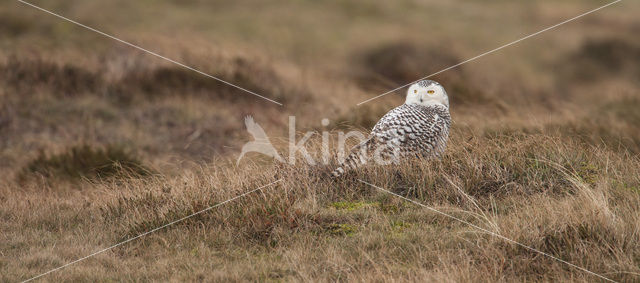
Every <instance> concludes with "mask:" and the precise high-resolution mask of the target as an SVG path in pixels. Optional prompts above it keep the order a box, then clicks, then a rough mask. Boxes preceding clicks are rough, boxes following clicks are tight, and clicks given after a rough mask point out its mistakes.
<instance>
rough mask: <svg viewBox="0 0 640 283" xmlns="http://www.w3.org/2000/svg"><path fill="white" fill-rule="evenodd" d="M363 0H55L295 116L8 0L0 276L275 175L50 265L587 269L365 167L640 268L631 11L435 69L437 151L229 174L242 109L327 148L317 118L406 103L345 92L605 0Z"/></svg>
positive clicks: (291, 277) (560, 276)
mask: <svg viewBox="0 0 640 283" xmlns="http://www.w3.org/2000/svg"><path fill="white" fill-rule="evenodd" d="M356 2H358V1H356ZM356 2H353V3H351V2H344V1H337V2H336V1H328V2H318V3H316V2H313V3H312V2H306V1H301V2H295V3H294V2H292V3H288V5H286V7H285V6H282V5H265V4H259V3H257V2H256V3H252V4H251V5H252V7H253V9H251V10H247V7H246V3H242V1H240V2H234V1H229V2H224V3H222V2H220V3H204V2H202V3H201V2H200V1H189V3H180V4H178V3H177V2H176V3H174V2H172V1H168V2H166V1H165V2H158V3H154V5H153V7H151V6H149V5H146V4H144V3H138V2H130V1H129V2H126V3H125V2H122V1H120V2H119V1H116V2H113V3H112V2H110V3H106V2H99V1H98V2H96V1H85V2H78V3H74V5H66V4H59V5H58V4H55V3H44V4H43V5H45V4H47V5H51V6H47V8H51V9H53V10H55V11H56V12H59V13H60V14H62V15H65V16H69V17H70V18H73V19H77V20H78V21H80V22H83V23H87V24H90V25H92V26H93V25H95V26H96V27H100V28H101V29H104V30H105V31H109V32H113V33H114V34H117V35H118V36H121V37H123V38H125V39H127V40H129V41H131V42H135V43H136V44H140V45H141V46H144V47H148V48H150V49H151V50H154V51H157V52H158V53H159V54H163V55H166V56H167V57H169V58H173V59H176V60H178V61H180V62H185V63H186V64H187V65H190V66H193V67H195V68H197V69H199V70H202V71H204V72H206V73H210V74H212V75H214V76H216V77H219V78H221V79H224V80H227V81H229V82H231V83H234V84H237V85H239V86H242V87H244V88H247V89H250V90H252V91H255V92H257V93H260V94H263V95H265V96H267V97H269V98H272V99H275V100H277V101H280V102H283V103H284V104H285V106H284V107H279V106H275V105H271V104H268V103H267V104H265V103H264V101H262V100H260V99H258V98H255V97H253V96H251V95H249V94H246V93H243V92H240V91H239V90H237V89H235V88H231V87H229V86H227V85H224V84H221V83H219V82H217V81H215V80H212V79H210V78H207V77H205V76H202V75H200V74H197V73H194V72H192V71H189V70H186V69H184V68H181V67H179V66H175V65H170V64H167V63H166V62H163V61H161V60H159V59H157V58H154V57H149V58H147V57H144V56H146V55H144V54H138V53H135V52H127V51H123V47H122V46H119V47H116V46H115V45H111V44H112V43H111V41H108V40H107V39H104V38H100V39H98V36H97V35H95V34H92V33H90V32H88V31H85V30H76V28H77V27H75V26H72V25H69V24H68V23H65V22H58V21H57V19H55V18H47V16H46V15H44V16H43V15H41V14H38V13H40V12H38V11H30V10H29V9H28V8H25V9H27V10H25V11H18V12H14V8H15V7H13V6H11V7H9V6H10V5H13V3H12V4H0V8H2V9H4V10H6V11H4V10H0V15H2V16H1V17H0V35H2V36H3V37H5V38H6V39H7V40H5V41H2V42H1V43H0V45H1V46H2V48H3V49H2V50H3V51H5V53H2V54H1V55H0V231H2V232H0V281H2V282H5V281H11V282H12V281H21V280H25V279H28V278H30V277H32V276H35V275H37V274H40V273H42V272H46V271H48V270H51V269H53V268H56V267H59V266H62V265H64V264H66V263H69V262H72V261H74V260H76V259H78V258H82V257H84V256H86V255H89V254H91V253H93V252H95V251H98V250H101V249H104V248H105V247H109V246H111V245H113V244H116V243H118V242H120V241H124V240H127V239H131V237H135V236H137V235H140V234H141V233H144V232H147V231H150V230H152V229H155V228H157V227H159V226H161V225H165V224H167V223H171V222H172V221H175V220H177V219H181V218H183V217H185V216H187V215H190V214H193V213H196V212H199V211H202V210H203V209H206V208H209V207H211V206H214V205H217V204H220V203H221V202H223V201H225V200H228V199H230V198H233V197H235V196H238V195H240V194H242V193H245V192H247V191H250V190H253V189H256V188H258V187H260V186H264V185H266V184H269V183H271V182H274V181H278V182H276V183H274V184H272V185H270V186H267V187H265V188H263V189H262V190H260V191H256V192H254V193H252V194H249V195H247V196H245V197H242V198H239V199H236V200H234V201H231V202H228V203H225V204H224V205H220V206H217V207H215V208H212V209H210V210H207V211H206V212H204V213H200V214H198V215H195V216H194V217H191V218H188V219H185V220H184V221H181V222H178V223H175V224H173V225H170V226H168V227H166V228H163V229H160V230H157V231H155V232H154V233H151V234H148V235H146V236H144V237H141V238H138V239H136V240H134V241H131V242H127V243H126V244H123V245H121V246H118V247H116V248H114V249H112V250H109V251H107V252H104V253H101V254H99V255H96V256H95V257H91V258H89V259H87V260H84V261H81V262H78V263H76V264H73V265H70V266H68V267H67V268H65V269H62V270H59V271H57V272H54V273H51V274H48V275H47V276H46V277H43V278H42V279H44V280H47V281H232V282H234V281H235V282H237V281H425V280H426V281H435V282H442V281H444V282H477V281H489V282H512V281H543V282H548V281H573V282H591V281H596V280H598V278H597V277H594V276H592V275H590V274H588V273H585V272H582V271H580V270H577V269H574V268H572V267H570V266H568V265H566V264H563V263H561V262H558V261H556V260H553V259H550V258H548V257H545V256H542V255H540V254H538V253H534V252H531V251H530V250H527V249H524V248H522V247H519V246H517V245H514V244H511V243H509V242H506V241H503V240H501V239H498V238H496V237H493V236H492V235H490V234H488V233H482V232H479V231H478V230H477V229H474V228H472V227H469V226H468V225H465V224H463V223H460V222H458V221H456V220H454V219H451V218H448V217H445V216H443V215H439V214H437V213H434V212H433V211H431V210H429V209H426V208H422V207H420V206H417V205H415V204H412V203H410V202H407V201H405V200H402V199H399V198H397V197H394V196H392V195H390V194H388V193H385V192H382V191H380V190H377V189H376V188H374V187H371V186H369V185H366V184H364V183H362V182H361V181H360V180H363V181H366V182H370V183H372V184H375V185H376V186H380V187H382V188H385V189H388V190H390V191H392V192H394V193H398V194H401V195H403V196H406V197H409V198H411V199H414V200H416V201H418V202H420V203H422V204H424V205H427V206H429V207H432V208H435V209H437V210H439V211H442V212H445V213H447V214H450V215H452V216H455V217H457V218H460V219H462V220H465V221H468V222H469V223H473V224H474V225H477V226H479V227H482V228H484V229H487V230H488V231H491V232H494V233H498V234H500V235H503V236H505V237H507V238H510V239H513V240H515V241H518V242H520V243H523V244H525V245H527V246H530V247H533V248H535V249H538V250H540V251H543V252H545V253H548V254H551V255H553V256H556V257H558V258H560V259H562V260H566V261H567V262H571V263H573V264H576V265H578V266H581V267H584V268H586V269H588V270H590V271H593V272H595V273H598V274H602V275H603V276H606V277H608V278H611V279H613V280H616V281H620V282H634V281H637V280H638V278H640V277H639V275H638V274H640V233H639V231H640V226H639V225H640V224H639V223H640V216H639V215H640V171H639V168H640V159H639V157H638V153H640V116H639V115H640V114H639V113H640V112H639V111H638V110H637V109H639V108H640V98H638V84H637V79H636V77H637V74H639V73H640V70H638V68H637V67H638V66H637V64H636V62H637V61H638V60H637V58H638V44H637V40H635V38H634V36H635V34H636V33H637V25H636V24H635V22H634V20H635V18H637V9H638V5H637V4H636V3H631V2H628V3H627V2H625V4H624V5H627V6H625V8H624V9H622V8H617V9H619V10H615V9H616V8H615V7H616V6H612V7H610V8H607V10H606V11H607V13H600V12H599V13H594V14H592V15H589V17H592V18H593V21H587V20H586V18H585V21H584V22H578V21H576V22H575V23H572V26H571V27H570V26H566V27H563V28H561V29H557V30H553V31H549V32H548V33H546V34H545V36H539V37H536V39H532V40H528V41H526V42H522V43H519V44H518V45H514V46H512V47H509V48H505V49H504V50H501V51H500V53H495V54H493V55H491V56H487V57H483V58H482V59H479V60H476V61H474V62H473V63H470V64H465V65H464V66H461V67H460V68H455V69H452V70H450V71H447V72H443V73H442V74H439V75H437V76H434V77H433V78H432V79H434V80H436V81H438V82H440V83H442V84H443V85H444V86H445V88H446V89H447V91H448V92H449V93H450V94H451V109H452V117H453V120H454V124H453V127H452V133H451V140H450V143H449V147H448V149H447V151H446V153H445V155H444V156H443V158H442V159H441V160H437V161H429V162H425V161H420V160H411V161H407V162H405V163H403V164H400V165H396V166H369V167H364V168H362V169H360V170H358V171H354V172H350V173H349V174H347V175H345V176H344V178H340V179H330V178H327V175H328V172H329V170H330V169H332V168H333V166H334V165H335V164H334V163H335V160H331V161H330V162H331V164H329V165H324V164H319V165H316V166H309V165H306V163H305V161H304V160H303V158H302V156H300V155H297V159H296V164H295V165H290V164H282V163H277V162H272V160H270V159H268V158H261V157H259V156H260V155H259V154H255V153H252V154H248V155H247V156H245V158H244V159H243V160H242V162H240V163H239V165H238V166H236V160H235V159H236V158H237V153H238V152H239V151H240V148H241V147H242V145H243V144H244V142H246V141H248V140H250V139H251V136H250V135H249V134H248V133H247V132H246V131H245V128H244V125H243V118H244V117H245V116H247V115H252V116H254V118H255V121H257V122H258V123H259V124H260V125H261V126H262V127H263V128H264V130H265V132H266V133H267V134H268V135H269V137H270V139H271V141H272V142H273V143H274V144H275V146H276V148H277V150H278V152H279V153H280V154H281V155H282V156H283V157H284V158H287V157H288V143H287V142H288V140H287V135H288V129H287V126H288V116H289V115H294V116H296V133H297V141H300V139H301V137H302V136H303V135H304V134H305V132H306V131H307V130H315V131H316V133H315V134H313V135H312V138H311V140H310V141H309V142H307V143H306V145H307V148H308V150H309V152H310V153H311V154H312V155H313V156H314V157H315V158H317V160H316V161H318V160H319V156H320V152H321V151H322V146H321V139H322V137H321V136H322V131H327V133H328V134H329V137H330V150H331V152H332V153H333V154H334V155H335V154H336V151H337V149H336V148H335V145H336V140H337V136H338V134H339V131H346V130H352V129H356V130H360V131H363V132H366V131H368V130H369V129H370V127H371V126H373V124H375V122H376V121H377V120H378V119H379V118H380V116H382V115H383V114H384V113H386V112H387V111H388V110H389V109H391V108H392V107H395V106H396V104H397V103H401V101H403V97H402V95H401V94H400V95H398V94H399V93H400V92H398V94H390V95H389V96H387V97H385V98H381V99H379V100H375V101H372V102H369V103H366V104H363V105H361V106H359V107H355V104H356V103H358V102H360V101H363V100H365V99H367V98H370V97H373V96H375V95H376V94H379V93H382V92H384V91H387V90H389V89H392V88H395V87H397V86H398V85H400V84H404V83H407V82H409V81H413V80H415V79H417V78H420V77H423V76H425V75H428V74H430V73H433V72H436V71H439V70H441V69H443V68H445V67H448V66H450V65H453V64H455V63H458V62H460V61H462V60H465V59H467V58H471V57H473V56H475V55H477V54H478V51H479V50H490V49H491V48H494V47H495V45H496V43H499V42H508V41H510V40H513V38H517V36H518V35H521V34H524V33H526V32H523V31H529V30H531V31H534V30H539V28H540V27H541V26H546V25H548V24H550V23H553V22H557V21H558V20H559V19H561V18H570V17H572V16H575V15H576V14H577V11H583V10H584V11H586V10H589V9H592V8H594V7H591V4H588V3H586V2H585V3H582V2H576V1H573V2H566V3H556V2H553V3H551V2H549V1H542V2H536V3H531V4H526V5H525V6H522V4H521V3H512V4H510V3H504V2H501V1H499V2H495V3H494V2H491V1H488V2H486V3H485V2H483V3H482V4H474V3H471V2H468V1H454V2H437V1H430V2H427V3H422V2H420V3H418V2H414V1H408V2H407V1H399V2H375V3H374V2H370V3H369V2H367V3H359V2H358V3H356ZM124 6H126V7H127V9H124V10H123V9H119V10H117V11H116V10H113V9H114V8H113V7H124ZM336 7H339V8H344V10H342V9H336ZM523 7H524V8H523ZM634 9H635V10H634ZM96 10H99V11H104V12H103V13H98V14H89V13H87V11H96ZM8 11H11V12H8ZM166 11H170V12H166ZM255 11H260V13H256V12H255ZM452 11H455V13H452ZM30 12H33V14H29V13H30ZM23 13H24V14H23ZM151 15H153V17H152V16H151ZM445 15H446V17H445ZM159 18H160V19H162V21H158V20H157V19H159ZM258 23H260V24H262V25H264V26H260V25H259V24H258ZM267 23H268V24H267ZM476 23H478V24H476ZM480 23H481V24H480ZM596 24H597V25H596ZM609 25H613V26H614V27H615V31H614V32H612V30H613V29H614V28H612V27H610V26H609ZM634 32H635V33H634ZM434 42H438V44H436V43H434ZM444 43H450V44H444ZM203 46H206V47H203ZM547 47H548V48H547ZM207 48H210V49H207ZM124 49H126V50H129V49H128V47H126V46H125V47H124ZM343 74H346V76H342V75H343ZM352 106H354V107H352ZM322 118H328V119H329V120H330V122H331V124H330V125H329V126H321V124H320V120H321V119H322ZM350 142H355V141H354V140H350Z"/></svg>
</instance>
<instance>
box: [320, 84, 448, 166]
mask: <svg viewBox="0 0 640 283" xmlns="http://www.w3.org/2000/svg"><path fill="white" fill-rule="evenodd" d="M450 126H451V115H450V114H449V97H448V96H447V92H446V91H445V90H444V88H443V87H442V86H441V85H440V84H439V83H437V82H435V81H431V80H421V81H418V82H417V83H415V84H413V85H411V87H409V90H408V91H407V99H406V101H405V102H404V104H402V105H400V106H398V107H396V108H395V109H393V110H391V111H389V112H388V113H387V114H385V115H384V116H383V117H382V118H381V119H380V121H378V123H376V125H375V126H374V127H373V130H371V134H370V135H369V139H368V140H366V141H364V142H362V143H360V144H358V145H357V146H355V147H354V148H353V149H352V150H351V153H350V154H349V155H348V156H347V158H346V159H345V160H344V162H342V163H341V164H340V166H339V167H338V168H337V169H336V170H335V171H333V173H332V174H333V175H334V176H336V177H338V176H340V175H342V174H344V173H345V172H346V171H348V170H351V169H355V168H357V167H358V166H360V165H363V164H366V163H367V162H368V160H369V159H371V158H373V160H374V161H375V162H376V163H377V164H388V163H396V162H398V161H399V160H400V159H402V158H403V157H418V158H427V159H429V158H437V157H439V156H440V154H442V152H444V150H445V147H446V146H447V139H448V138H449V127H450Z"/></svg>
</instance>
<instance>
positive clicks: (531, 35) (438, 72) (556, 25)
mask: <svg viewBox="0 0 640 283" xmlns="http://www.w3.org/2000/svg"><path fill="white" fill-rule="evenodd" d="M620 1H622V0H616V1H613V2H611V3H609V4H606V5H604V6H600V7H598V8H595V9H593V10H591V11H588V12H586V13H583V14H580V15H578V16H575V17H573V18H571V19H568V20H565V21H563V22H560V23H557V24H555V25H552V26H550V27H548V28H545V29H543V30H540V31H537V32H535V33H532V34H530V35H527V36H525V37H523V38H520V39H518V40H515V41H512V42H509V43H507V44H505V45H502V46H500V47H498V48H495V49H492V50H489V51H487V52H484V53H482V54H480V55H477V56H475V57H472V58H469V59H467V60H464V61H462V62H460V63H458V64H455V65H453V66H449V67H447V68H444V69H442V70H440V71H437V72H435V73H433V74H431V75H428V76H426V77H423V78H421V79H417V80H415V81H412V82H410V83H407V84H404V85H401V86H399V87H397V88H394V89H392V90H390V91H387V92H385V93H383V94H380V95H378V96H374V97H372V98H369V99H367V100H365V101H362V102H360V103H358V104H357V106H360V105H361V104H364V103H367V102H369V101H371V100H374V99H377V98H380V97H382V96H385V95H387V94H389V93H392V92H394V91H396V90H399V89H401V88H404V87H407V86H409V85H411V84H414V83H416V82H418V81H420V80H424V79H428V78H430V77H433V76H435V75H437V74H440V73H442V72H446V71H448V70H451V69H453V68H455V67H458V66H460V65H463V64H466V63H469V62H471V61H473V60H476V59H478V58H480V57H482V56H485V55H489V54H491V53H493V52H496V51H498V50H500V49H503V48H505V47H508V46H511V45H514V44H516V43H518V42H520V41H523V40H525V39H528V38H531V37H534V36H536V35H538V34H541V33H543V32H545V31H548V30H551V29H554V28H557V27H559V26H561V25H564V24H566V23H568V22H571V21H574V20H576V19H578V18H581V17H584V16H586V15H588V14H591V13H593V12H596V11H598V10H600V9H604V8H606V7H609V6H611V5H613V4H616V3H618V2H620Z"/></svg>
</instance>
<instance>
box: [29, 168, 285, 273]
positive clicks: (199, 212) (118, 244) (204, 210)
mask: <svg viewBox="0 0 640 283" xmlns="http://www.w3.org/2000/svg"><path fill="white" fill-rule="evenodd" d="M280 181H282V179H279V180H277V181H274V182H271V183H269V184H266V185H264V186H261V187H259V188H257V189H253V190H251V191H248V192H246V193H243V194H241V195H237V196H235V197H232V198H230V199H228V200H225V201H223V202H221V203H218V204H215V205H213V206H210V207H207V208H205V209H203V210H200V211H198V212H196V213H193V214H191V215H187V216H185V217H182V218H180V219H178V220H175V221H172V222H169V223H167V224H164V225H162V226H160V227H157V228H154V229H153V230H149V231H147V232H144V233H142V234H140V235H138V236H135V237H133V238H129V239H127V240H125V241H122V242H120V243H117V244H115V245H113V246H110V247H108V248H104V249H102V250H99V251H97V252H94V253H92V254H90V255H87V256H85V257H81V258H79V259H76V260H74V261H72V262H69V263H67V264H64V265H62V266H59V267H56V268H54V269H51V270H49V271H47V272H45V273H42V274H40V275H38V276H34V277H32V278H29V279H27V280H24V281H22V282H23V283H24V282H29V281H31V280H34V279H38V278H40V277H42V276H45V275H47V274H49V273H51V272H55V271H58V270H60V269H63V268H65V267H67V266H69V265H72V264H74V263H77V262H80V261H83V260H85V259H88V258H90V257H92V256H95V255H97V254H100V253H103V252H106V251H108V250H111V249H113V248H115V247H118V246H121V245H123V244H126V243H128V242H131V241H133V240H135V239H138V238H140V237H144V236H146V235H148V234H151V233H153V232H155V231H158V230H160V229H162V228H166V227H168V226H170V225H173V224H176V223H178V222H180V221H184V220H185V219H187V218H191V217H193V216H196V215H198V214H202V213H204V212H207V211H209V210H211V209H214V208H216V207H218V206H221V205H223V204H226V203H228V202H232V201H234V200H236V199H239V198H241V197H244V196H246V195H248V194H250V193H253V192H255V191H259V190H262V189H263V188H265V187H268V186H271V185H273V184H275V183H277V182H280Z"/></svg>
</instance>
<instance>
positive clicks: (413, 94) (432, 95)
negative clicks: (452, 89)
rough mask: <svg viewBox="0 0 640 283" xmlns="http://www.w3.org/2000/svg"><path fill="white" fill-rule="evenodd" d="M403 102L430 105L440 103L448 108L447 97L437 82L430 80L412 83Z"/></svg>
mask: <svg viewBox="0 0 640 283" xmlns="http://www.w3.org/2000/svg"><path fill="white" fill-rule="evenodd" d="M404 103H405V104H418V105H424V106H430V105H435V104H441V105H444V106H445V107H447V108H449V97H448V96H447V92H446V91H444V87H442V86H441V85H440V84H439V83H437V82H435V81H431V80H421V81H418V82H417V83H415V84H412V85H411V86H410V87H409V90H408V91H407V100H406V101H405V102H404Z"/></svg>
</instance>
